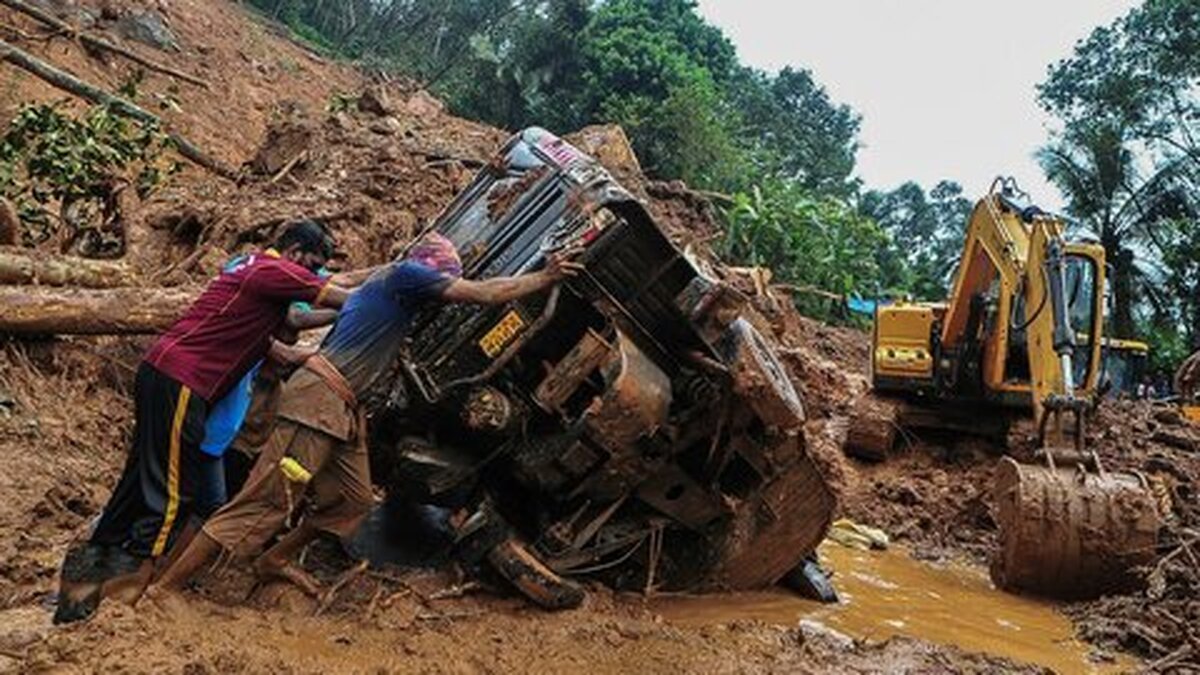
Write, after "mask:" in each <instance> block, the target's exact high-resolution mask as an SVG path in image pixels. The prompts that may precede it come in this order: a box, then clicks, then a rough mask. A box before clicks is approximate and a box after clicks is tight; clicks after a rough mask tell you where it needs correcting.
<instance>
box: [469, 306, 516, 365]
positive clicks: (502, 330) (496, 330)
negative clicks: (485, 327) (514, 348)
mask: <svg viewBox="0 0 1200 675" xmlns="http://www.w3.org/2000/svg"><path fill="white" fill-rule="evenodd" d="M524 327H525V322H524V321H522V320H521V315H520V314H517V313H516V312H515V311H510V312H509V313H508V314H505V315H504V318H503V319H500V322H499V323H497V324H496V325H495V326H492V329H491V330H489V331H488V332H487V335H484V336H483V339H481V340H480V341H479V348H480V349H482V350H483V353H484V354H487V355H488V357H489V358H496V356H497V355H498V354H500V352H501V351H502V350H503V349H504V345H506V344H508V343H509V342H511V341H512V339H513V338H514V337H516V336H517V334H518V333H520V332H521V329H522V328H524Z"/></svg>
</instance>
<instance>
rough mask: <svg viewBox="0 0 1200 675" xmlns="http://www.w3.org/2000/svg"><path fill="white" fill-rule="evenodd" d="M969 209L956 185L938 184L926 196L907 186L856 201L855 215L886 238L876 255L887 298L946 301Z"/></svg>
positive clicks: (913, 184)
mask: <svg viewBox="0 0 1200 675" xmlns="http://www.w3.org/2000/svg"><path fill="white" fill-rule="evenodd" d="M971 208H972V201H971V200H970V199H967V198H966V197H964V196H963V194H962V186H960V185H959V184H958V183H955V182H952V181H941V182H940V183H938V184H937V185H936V186H935V187H934V188H933V189H932V190H930V191H929V194H928V195H926V194H925V191H924V190H923V189H921V186H919V185H917V184H916V183H911V182H910V183H905V184H904V185H901V186H900V187H898V188H896V189H895V190H892V191H890V192H879V191H875V190H872V191H870V192H867V193H866V194H864V195H863V196H862V197H861V198H860V200H859V211H860V212H861V213H863V214H864V215H866V216H868V217H870V218H873V219H875V221H876V222H878V223H879V225H880V227H882V228H883V229H884V231H886V232H887V233H888V235H889V239H890V241H889V245H888V246H887V247H886V248H881V249H879V251H878V252H877V260H878V262H879V265H880V267H881V269H882V270H883V277H884V284H885V287H886V288H887V289H888V294H890V295H910V296H912V297H913V298H914V299H917V300H942V299H944V298H945V297H946V295H947V294H948V293H949V284H950V280H951V279H950V274H951V272H952V270H953V268H954V265H955V264H956V263H957V262H958V258H959V256H960V254H961V252H962V246H963V239H964V237H965V233H966V229H967V228H966V224H967V219H968V218H969V217H970V215H971Z"/></svg>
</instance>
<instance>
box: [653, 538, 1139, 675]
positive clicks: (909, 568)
mask: <svg viewBox="0 0 1200 675" xmlns="http://www.w3.org/2000/svg"><path fill="white" fill-rule="evenodd" d="M820 553H821V559H822V562H823V563H824V564H826V565H828V566H830V567H831V568H833V569H835V570H837V571H838V574H837V575H836V576H835V583H836V585H837V588H838V594H839V595H840V600H841V601H840V602H839V603H837V604H834V605H822V604H818V603H816V602H813V601H809V600H804V599H801V598H798V597H796V596H795V595H794V594H791V593H787V592H784V591H782V590H781V591H776V592H763V593H747V594H743V595H740V596H737V597H725V596H716V597H712V596H710V597H689V598H672V599H664V600H661V601H659V602H656V603H655V606H656V607H658V608H659V609H660V610H661V611H662V613H663V616H665V617H666V618H667V620H668V621H671V622H675V623H679V624H681V625H688V626H703V625H712V624H720V623H725V622H729V621H739V620H742V621H744V620H759V621H767V622H771V623H777V624H782V625H788V624H792V625H795V624H797V623H798V624H799V625H801V626H804V627H806V628H808V629H809V630H818V631H819V630H822V629H824V630H828V631H831V632H832V633H833V634H835V635H838V634H840V635H844V636H847V637H850V638H854V639H867V640H886V639H890V638H893V637H896V636H907V637H910V638H919V639H923V640H929V641H931V642H935V643H939V644H943V645H947V646H959V647H962V648H965V649H970V650H972V651H979V652H986V653H989V654H996V655H999V656H1003V657H1006V658H1011V659H1013V660H1015V661H1017V662H1026V663H1030V664H1035V665H1038V666H1043V667H1046V668H1051V669H1053V670H1054V671H1056V672H1059V673H1088V672H1096V673H1099V672H1116V671H1118V670H1120V669H1121V668H1129V667H1130V666H1132V665H1134V664H1133V662H1132V661H1129V660H1124V661H1119V660H1116V659H1114V658H1113V657H1111V656H1109V655H1103V654H1097V653H1094V651H1093V650H1092V649H1090V648H1089V647H1088V646H1087V645H1086V644H1084V643H1083V642H1082V641H1081V640H1079V639H1078V638H1077V637H1076V636H1075V630H1074V627H1073V626H1072V625H1071V622H1070V620H1069V619H1067V617H1065V616H1063V615H1062V614H1061V613H1059V612H1058V611H1056V610H1055V607H1054V605H1052V604H1051V603H1048V602H1044V601H1038V600H1033V599H1029V598H1022V597H1019V596H1015V595H1010V594H1007V593H1003V592H1000V591H998V590H996V589H994V588H993V587H992V586H991V584H990V583H989V581H988V579H987V576H986V574H983V573H982V572H981V571H980V570H979V569H978V568H976V567H970V566H965V565H962V564H954V563H948V564H938V565H933V564H929V563H925V562H920V561H917V560H916V559H914V558H912V557H911V556H910V555H909V554H908V552H907V551H904V550H903V549H900V548H892V549H889V550H886V551H861V550H857V549H851V548H846V547H844V546H841V545H839V544H834V543H827V544H826V545H824V546H822V547H821V550H820ZM965 608H970V609H969V610H965Z"/></svg>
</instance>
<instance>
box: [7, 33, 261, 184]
mask: <svg viewBox="0 0 1200 675" xmlns="http://www.w3.org/2000/svg"><path fill="white" fill-rule="evenodd" d="M0 61H7V62H9V63H11V64H13V65H14V66H17V67H18V68H21V69H22V70H25V71H26V72H29V73H31V74H33V75H36V76H37V77H38V78H40V79H42V80H45V81H46V82H48V83H50V84H52V85H54V86H55V87H58V88H59V89H62V90H63V91H66V92H70V93H72V94H74V95H76V96H78V97H80V98H83V99H85V100H88V101H91V102H92V103H98V104H100V105H107V106H109V107H110V108H111V109H112V110H113V112H115V113H117V114H119V115H124V116H125V117H129V118H132V119H135V120H138V121H141V122H145V123H149V124H156V125H159V126H164V125H163V123H162V120H160V119H159V118H158V117H156V116H155V115H152V114H150V113H148V112H146V111H145V110H143V109H141V108H139V107H138V106H136V105H134V104H132V103H130V102H129V101H126V100H125V99H123V98H120V97H118V96H113V95H112V94H110V93H108V92H106V91H104V90H103V89H100V88H99V87H97V86H95V85H93V84H88V83H87V82H84V81H83V80H80V79H79V78H77V77H75V76H74V75H71V74H70V73H67V72H65V71H62V70H59V69H58V68H56V67H54V66H52V65H50V64H49V63H46V62H45V61H43V60H41V59H39V58H37V57H36V56H34V55H32V54H30V53H28V52H26V51H24V50H22V49H18V48H17V47H14V46H12V45H10V44H8V43H7V42H4V41H3V40H0ZM170 138H171V141H172V142H173V143H174V144H175V147H176V148H177V149H178V150H179V154H181V155H183V156H184V157H186V158H188V159H190V160H191V161H193V162H195V163H196V164H198V165H200V166H202V167H204V168H206V169H208V170H209V171H212V172H213V173H215V174H217V175H218V176H222V177H224V178H228V179H230V180H237V177H238V173H237V172H236V171H234V170H233V169H232V168H230V167H229V166H227V165H225V164H224V163H223V162H221V161H220V160H217V159H215V158H213V157H210V156H209V155H208V154H206V153H205V152H204V151H203V150H201V149H200V148H198V147H196V145H195V144H193V143H192V142H191V141H189V140H187V139H186V138H184V137H183V136H180V135H179V134H176V133H172V134H170Z"/></svg>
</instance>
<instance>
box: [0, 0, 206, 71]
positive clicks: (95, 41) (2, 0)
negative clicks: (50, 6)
mask: <svg viewBox="0 0 1200 675" xmlns="http://www.w3.org/2000/svg"><path fill="white" fill-rule="evenodd" d="M0 4H2V5H4V6H6V7H8V8H10V9H13V10H16V11H18V12H20V13H22V14H25V15H26V16H30V17H33V18H34V19H37V20H38V21H41V22H42V23H44V24H46V25H47V26H50V27H51V28H54V29H56V30H58V31H60V32H62V33H65V34H67V35H71V36H74V37H75V38H77V39H78V40H79V41H80V42H82V43H83V44H85V45H87V46H89V47H92V48H94V49H100V50H103V51H108V52H112V53H114V54H118V55H120V56H124V57H125V58H127V59H129V60H130V61H133V62H134V63H136V64H138V65H140V66H143V67H145V68H149V69H150V70H153V71H155V72H158V73H162V74H163V75H169V76H171V77H174V78H176V79H179V80H183V81H184V82H189V83H191V84H194V85H196V86H198V87H203V88H205V89H208V88H209V86H208V83H207V82H205V81H204V80H201V79H200V78H198V77H194V76H192V75H188V74H187V73H184V72H180V71H178V70H175V69H174V68H171V67H170V66H164V65H163V64H161V63H156V62H154V61H151V60H150V59H148V58H146V57H144V56H142V55H141V54H138V53H136V52H132V51H130V50H128V49H126V48H124V47H121V46H119V45H115V44H113V43H111V42H109V41H108V40H105V39H104V38H102V37H99V36H97V35H92V34H91V33H86V32H84V31H81V30H78V29H76V28H75V27H74V26H72V25H71V24H69V23H67V22H66V21H63V20H62V19H60V18H58V17H56V16H54V15H53V14H50V13H49V12H45V11H43V10H41V9H39V8H37V7H34V6H32V5H30V4H28V3H25V2H22V1H21V0H0Z"/></svg>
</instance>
